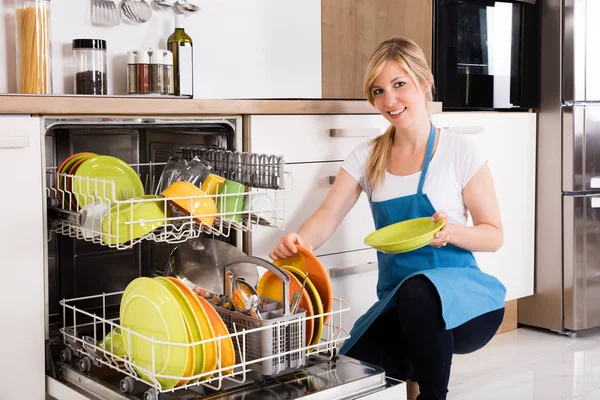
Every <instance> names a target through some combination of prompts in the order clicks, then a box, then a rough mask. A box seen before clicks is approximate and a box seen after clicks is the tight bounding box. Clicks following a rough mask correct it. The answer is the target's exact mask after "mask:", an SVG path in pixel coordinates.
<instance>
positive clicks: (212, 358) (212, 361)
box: [167, 276, 217, 379]
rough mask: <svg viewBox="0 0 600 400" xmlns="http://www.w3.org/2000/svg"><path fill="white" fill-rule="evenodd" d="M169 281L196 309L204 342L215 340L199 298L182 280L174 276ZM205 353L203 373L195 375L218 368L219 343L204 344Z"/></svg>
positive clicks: (195, 373) (205, 377) (208, 376)
mask: <svg viewBox="0 0 600 400" xmlns="http://www.w3.org/2000/svg"><path fill="white" fill-rule="evenodd" d="M167 279H168V280H169V281H171V282H173V284H175V285H177V287H178V288H179V290H181V292H182V293H183V294H184V295H185V297H186V298H187V300H188V302H189V303H190V305H191V306H192V308H193V309H194V314H196V318H197V319H198V323H199V324H200V329H201V331H202V338H203V339H202V340H208V339H213V338H214V337H215V332H214V330H213V327H212V326H211V324H210V320H209V319H208V315H207V314H206V311H205V310H204V307H202V304H201V303H200V300H199V299H198V296H197V295H196V294H195V293H194V292H193V291H192V289H190V287H189V286H188V285H186V284H185V283H183V281H181V280H180V279H177V278H174V277H172V276H169V277H167ZM204 351H205V354H206V362H205V364H204V370H203V371H196V370H194V375H197V374H201V373H202V372H210V371H214V370H215V369H216V368H217V342H216V341H215V342H207V343H204ZM211 376H212V375H206V376H204V377H202V379H208V378H210V377H211Z"/></svg>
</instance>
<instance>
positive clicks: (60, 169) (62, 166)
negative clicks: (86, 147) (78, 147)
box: [56, 151, 96, 203]
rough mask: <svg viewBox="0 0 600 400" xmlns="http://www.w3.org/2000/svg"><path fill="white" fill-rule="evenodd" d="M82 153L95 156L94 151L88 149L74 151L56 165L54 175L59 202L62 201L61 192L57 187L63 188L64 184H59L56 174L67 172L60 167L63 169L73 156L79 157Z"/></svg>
mask: <svg viewBox="0 0 600 400" xmlns="http://www.w3.org/2000/svg"><path fill="white" fill-rule="evenodd" d="M84 154H89V155H92V156H95V155H96V154H95V153H90V152H89V151H83V152H81V153H75V154H72V155H70V156H69V157H67V158H65V160H64V161H63V162H62V163H61V164H60V165H59V166H58V168H56V174H57V175H56V197H57V198H58V201H59V202H61V203H62V193H60V191H59V190H58V189H59V188H60V189H64V187H65V185H64V184H63V185H61V184H60V182H59V179H58V178H59V177H58V174H66V173H68V172H69V171H63V170H62V169H63V168H64V167H65V166H66V165H67V164H69V162H70V161H71V160H72V159H73V158H75V157H79V156H82V155H84ZM69 169H70V168H69Z"/></svg>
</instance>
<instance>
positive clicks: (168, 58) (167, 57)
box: [163, 50, 173, 65]
mask: <svg viewBox="0 0 600 400" xmlns="http://www.w3.org/2000/svg"><path fill="white" fill-rule="evenodd" d="M163 62H164V63H165V64H166V65H173V53H172V52H170V51H169V50H165V53H164V56H163Z"/></svg>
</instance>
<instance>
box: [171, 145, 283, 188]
mask: <svg viewBox="0 0 600 400" xmlns="http://www.w3.org/2000/svg"><path fill="white" fill-rule="evenodd" d="M180 150H181V154H182V157H183V159H185V160H187V161H190V160H191V159H193V158H194V157H197V158H199V159H200V160H203V161H206V162H208V163H209V164H210V165H211V166H212V167H213V170H214V172H213V173H215V174H217V175H219V176H222V177H224V178H225V179H229V180H232V181H236V182H240V183H242V184H244V185H247V186H252V187H256V188H262V189H276V190H277V189H283V188H284V185H285V180H284V177H285V173H284V166H285V161H284V159H283V156H277V155H271V154H258V153H245V152H239V151H231V150H221V149H211V148H202V149H197V148H192V147H181V148H180Z"/></svg>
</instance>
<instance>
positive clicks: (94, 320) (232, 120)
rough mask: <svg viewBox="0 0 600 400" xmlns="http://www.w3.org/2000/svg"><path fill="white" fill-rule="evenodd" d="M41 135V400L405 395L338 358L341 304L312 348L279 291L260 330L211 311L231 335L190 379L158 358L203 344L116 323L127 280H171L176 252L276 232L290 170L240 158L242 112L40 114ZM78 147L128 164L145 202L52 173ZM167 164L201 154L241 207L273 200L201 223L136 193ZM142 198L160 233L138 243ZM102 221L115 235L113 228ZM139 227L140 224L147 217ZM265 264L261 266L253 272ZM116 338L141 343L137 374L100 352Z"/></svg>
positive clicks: (113, 186)
mask: <svg viewBox="0 0 600 400" xmlns="http://www.w3.org/2000/svg"><path fill="white" fill-rule="evenodd" d="M45 126H46V135H45V139H44V142H45V148H44V153H45V162H46V171H45V187H46V196H47V200H46V214H47V218H48V221H47V222H48V228H49V229H48V237H47V250H46V256H47V263H46V305H47V309H46V316H45V317H46V374H47V376H48V379H47V382H48V384H47V390H48V394H49V396H51V397H56V398H78V396H82V397H80V398H98V399H112V398H115V399H121V398H125V399H134V398H140V399H142V398H143V399H145V400H153V399H159V398H160V399H196V398H203V399H204V398H206V399H242V398H243V399H296V398H311V399H320V398H327V399H350V398H363V397H364V398H376V397H377V398H386V399H391V398H398V399H403V398H405V396H406V395H405V389H404V385H403V384H402V382H398V381H394V380H391V379H390V378H386V376H385V371H383V370H381V369H380V368H378V367H374V366H371V365H367V364H364V363H361V362H359V361H356V360H353V359H350V358H348V357H343V356H338V355H337V349H338V348H339V346H340V345H341V343H342V342H343V341H344V340H345V339H347V338H348V333H347V332H345V331H344V330H343V329H341V326H342V324H341V318H342V317H343V312H344V311H345V310H347V309H349V307H348V304H347V303H346V302H345V301H344V300H342V299H334V301H333V307H332V309H331V311H330V312H329V313H327V315H326V317H327V318H328V322H327V323H326V324H325V326H324V327H323V331H322V334H321V337H320V338H319V339H318V340H317V341H316V342H314V343H310V344H309V343H308V342H307V341H306V340H305V337H304V335H306V332H305V329H304V328H305V324H306V323H307V322H308V321H309V320H310V319H315V318H319V317H320V316H319V315H312V316H310V317H308V316H307V314H305V313H303V312H302V309H300V310H299V312H298V313H296V314H292V313H290V312H289V309H288V306H289V300H291V299H289V298H288V297H286V293H288V290H287V286H285V285H286V282H284V285H283V288H284V290H283V294H282V301H281V302H279V303H276V306H275V308H272V309H271V310H270V311H269V312H266V313H265V312H264V310H263V314H264V315H267V317H266V318H264V319H263V320H262V321H257V320H256V319H253V318H252V317H251V316H246V315H244V316H241V314H238V313H236V312H235V311H230V310H228V309H226V308H225V307H224V306H223V304H222V302H220V301H219V300H215V302H214V303H212V304H211V306H213V308H214V310H216V311H217V314H218V315H219V316H220V317H221V319H222V320H223V321H225V323H226V325H227V328H228V333H227V334H225V335H224V336H219V338H218V339H216V338H215V339H213V340H212V342H213V343H216V345H215V347H216V349H217V352H216V354H217V357H216V358H217V361H216V367H215V368H213V369H212V370H209V371H203V372H202V373H201V374H199V375H196V376H192V377H191V378H190V375H189V374H187V375H184V374H181V373H179V374H177V373H173V372H168V371H167V372H165V371H164V368H162V369H161V368H160V367H161V366H162V367H164V365H162V364H161V365H159V364H160V360H161V359H160V357H161V354H162V353H161V352H162V351H167V352H170V353H169V354H171V353H172V354H175V352H176V351H177V349H179V348H180V347H181V348H184V349H186V351H187V350H189V349H190V348H192V347H194V346H208V345H209V344H210V342H211V340H201V341H197V342H195V341H191V340H190V341H188V343H187V344H184V345H182V344H176V343H171V342H170V341H164V340H162V341H161V340H157V339H156V338H154V337H153V336H152V335H142V334H139V333H136V332H132V330H131V329H130V328H128V327H125V326H124V325H121V321H120V317H121V315H120V313H119V311H120V305H121V301H122V299H123V298H124V296H127V291H128V290H130V289H129V287H130V286H131V284H132V283H133V282H135V281H136V280H139V279H150V278H156V277H163V276H167V275H169V274H170V273H172V272H173V271H169V268H168V265H169V263H170V260H171V254H172V252H173V249H174V248H176V247H177V246H178V245H180V244H181V243H186V242H191V241H194V240H196V239H202V238H204V239H205V238H210V239H211V240H219V241H223V242H226V243H227V244H229V245H231V246H236V247H238V248H242V245H243V235H244V232H252V231H254V230H256V229H280V230H283V229H284V228H285V221H284V206H285V201H284V200H285V193H286V191H290V190H291V188H292V185H291V176H289V175H287V174H285V172H284V170H283V169H284V168H283V167H284V164H283V160H282V159H280V158H278V157H276V156H274V155H259V154H247V153H241V152H237V151H236V150H238V149H240V148H241V132H240V128H241V126H242V124H241V117H215V118H189V119H187V118H175V119H168V118H148V117H143V118H133V117H132V118H121V117H119V118H86V119H74V118H60V119H47V120H46V121H45ZM85 152H92V153H94V154H101V155H106V156H109V157H115V158H118V159H119V160H122V161H123V162H125V163H126V164H128V165H129V166H130V167H131V169H132V170H134V171H135V173H136V174H137V175H138V176H139V179H140V182H142V184H143V192H144V193H139V190H138V191H137V193H133V194H127V193H124V191H123V189H122V188H119V187H118V185H117V183H116V182H113V181H111V180H107V179H102V177H98V176H93V177H91V178H90V177H86V176H82V175H81V174H79V175H77V174H74V173H72V171H73V170H70V171H69V170H68V169H65V168H64V167H62V168H61V165H62V164H63V163H64V162H65V160H67V159H68V158H69V157H70V156H72V155H74V154H81V153H85ZM173 157H180V158H182V159H185V160H187V161H189V160H191V159H194V158H198V157H199V158H201V159H202V160H203V161H206V162H208V164H209V165H211V167H213V168H214V169H213V172H214V173H215V174H217V175H222V176H225V177H226V178H227V179H231V180H234V179H235V180H236V181H238V182H242V183H243V184H244V186H245V189H244V190H245V192H244V193H243V195H244V196H245V198H246V199H252V197H253V196H254V197H259V196H266V197H268V198H269V199H270V202H269V203H268V206H264V205H263V206H258V208H252V207H246V206H244V207H243V209H239V208H238V209H236V211H235V212H234V214H236V215H239V218H228V216H229V217H231V215H230V214H228V212H227V211H225V209H226V207H225V208H224V209H223V210H221V208H219V210H218V211H217V210H216V209H215V210H213V211H212V212H213V214H214V215H212V218H211V219H210V220H208V221H207V220H206V219H205V218H197V215H195V214H194V213H190V214H185V213H182V212H180V211H179V212H178V210H175V209H174V207H172V206H173V204H174V203H176V202H175V201H174V200H173V199H171V200H170V201H169V200H168V199H167V198H164V197H159V198H158V200H157V198H156V197H153V198H152V199H150V200H149V199H147V198H143V196H140V195H150V194H157V195H159V194H160V190H159V189H158V188H159V187H160V185H161V179H162V178H161V177H162V176H163V172H164V171H163V170H164V169H165V165H167V163H168V161H169V160H170V159H172V158H173ZM82 188H83V189H82ZM90 188H93V189H90ZM134 195H135V196H134ZM220 196H221V195H220V194H216V195H213V196H212V197H213V198H216V200H215V201H216V202H217V203H218V202H219V200H222V201H227V200H226V199H228V198H230V197H229V195H227V194H226V195H223V197H222V198H221V197H220ZM205 197H206V198H208V197H209V196H199V197H194V196H185V197H182V198H179V199H180V200H182V201H183V202H184V203H185V202H189V203H190V204H192V203H194V204H195V203H196V202H199V201H205ZM86 199H87V200H86ZM176 199H177V198H176ZM92 201H93V202H92ZM102 202H104V203H108V204H109V205H110V206H111V207H109V208H110V210H112V209H113V206H115V205H116V206H117V211H116V212H115V213H114V218H112V216H111V214H110V212H111V211H109V212H108V214H106V211H105V210H104V214H103V219H102V220H103V221H104V220H108V221H109V228H108V233H107V231H106V229H103V228H106V227H99V226H97V225H94V224H92V225H89V223H88V222H89V221H94V220H96V218H95V215H94V213H95V212H96V209H97V208H96V204H98V203H102ZM148 202H154V203H157V204H158V208H162V209H163V210H164V216H163V217H161V218H158V219H157V220H152V219H150V222H155V223H156V225H155V226H154V225H153V226H152V229H151V230H149V231H147V232H146V231H145V232H144V234H142V235H139V234H138V235H134V231H133V229H134V226H135V224H136V223H137V224H138V225H141V222H139V221H138V222H135V221H134V220H133V217H132V216H133V214H132V211H129V210H130V209H133V208H134V207H136V206H138V205H145V204H146V203H148ZM249 203H250V202H249ZM90 205H91V206H92V207H91V208H90V207H89V206H90ZM118 206H121V207H122V209H120V208H119V207H118ZM261 207H262V208H261ZM123 210H125V211H124V212H122V211H123ZM128 213H129V215H130V216H131V217H132V218H131V221H130V222H125V223H121V222H120V221H119V219H118V218H119V216H121V218H124V217H123V216H127V215H128ZM209 214H210V212H209ZM107 215H108V218H105V217H107ZM204 215H206V214H204ZM209 216H210V215H209ZM97 221H99V220H97ZM110 221H112V224H113V227H114V226H116V227H117V228H116V229H117V230H116V232H114V231H111V228H110V223H111V222H110ZM145 223H146V224H147V225H148V219H146V221H145ZM119 227H121V228H120V229H121V231H120V232H119ZM123 234H124V235H125V236H124V237H125V240H123V239H122V238H123ZM265 262H266V261H265V260H257V261H256V265H261V263H263V264H264V263H265ZM267 264H270V263H267ZM265 266H266V267H267V268H268V267H269V265H265ZM143 277H145V278H143ZM207 298H208V299H210V296H208V297H207ZM271 315H272V316H271ZM321 317H322V316H321ZM188 328H189V327H188ZM114 332H119V334H122V335H123V338H125V341H126V342H127V343H126V344H127V345H128V346H127V345H126V346H125V347H128V348H130V349H131V343H132V341H133V340H138V342H139V341H142V342H143V343H147V348H148V349H149V353H148V354H150V355H149V356H148V357H149V359H150V360H151V361H150V362H148V360H145V361H144V365H142V363H141V362H139V360H136V359H135V357H131V358H130V357H128V356H127V355H126V354H123V352H118V351H116V349H115V345H114V344H110V345H107V343H108V342H105V341H104V340H103V339H105V338H106V337H108V336H107V335H108V334H110V333H114ZM188 332H189V330H188ZM224 340H229V341H230V342H231V343H232V344H233V347H234V348H235V358H234V360H235V361H234V362H233V364H231V363H230V364H227V365H225V364H226V363H225V360H224V357H225V356H224V354H225V349H224V347H222V343H225V342H224ZM178 346H180V347H178ZM186 378H187V379H186ZM165 382H178V383H177V385H168V384H166V383H165Z"/></svg>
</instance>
